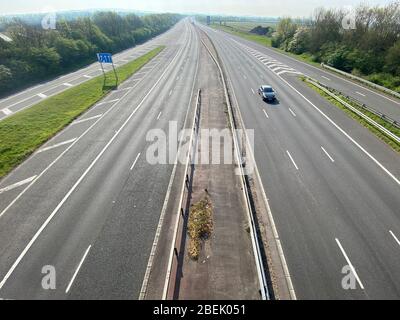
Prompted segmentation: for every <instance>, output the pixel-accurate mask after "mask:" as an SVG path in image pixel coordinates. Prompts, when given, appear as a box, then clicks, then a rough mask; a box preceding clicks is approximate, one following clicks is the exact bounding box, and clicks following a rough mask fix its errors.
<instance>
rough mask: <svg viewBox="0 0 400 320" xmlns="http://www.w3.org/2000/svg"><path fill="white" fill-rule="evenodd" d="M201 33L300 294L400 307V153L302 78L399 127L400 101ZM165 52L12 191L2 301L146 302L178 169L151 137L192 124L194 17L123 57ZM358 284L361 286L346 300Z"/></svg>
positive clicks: (69, 131) (0, 200)
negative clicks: (151, 156)
mask: <svg viewBox="0 0 400 320" xmlns="http://www.w3.org/2000/svg"><path fill="white" fill-rule="evenodd" d="M202 28H204V29H205V30H206V32H207V33H208V34H209V36H210V37H211V38H212V40H213V41H214V43H215V46H216V49H217V51H218V53H219V55H220V57H221V59H222V61H223V63H224V68H225V71H226V74H227V76H228V79H229V82H230V83H231V85H232V88H233V93H234V94H233V98H234V103H237V104H238V106H239V108H240V111H241V114H242V116H243V120H244V124H245V126H246V128H247V129H254V130H255V145H254V153H255V158H256V162H257V166H258V170H259V172H260V175H261V179H262V182H263V185H264V187H265V190H266V193H267V197H268V199H269V201H270V205H271V209H272V214H273V216H274V219H275V222H276V224H277V229H278V232H279V234H280V238H281V241H282V245H283V249H284V253H285V256H286V260H287V262H288V266H289V270H290V273H291V276H292V280H293V284H294V288H295V290H296V294H297V297H298V298H300V299H369V298H389V299H390V298H397V299H398V298H400V268H399V267H398V266H399V265H400V241H399V239H400V221H399V215H400V211H399V208H400V192H399V191H400V181H399V180H400V158H399V155H398V154H397V153H395V152H394V151H392V150H391V149H390V148H389V147H388V146H386V145H385V144H384V143H383V142H381V141H380V140H379V139H378V138H376V137H375V136H374V135H373V134H372V133H370V132H369V131H368V130H367V129H365V128H363V127H362V126H361V125H359V124H358V123H357V122H355V121H354V120H353V119H351V118H349V117H348V116H347V115H346V114H345V113H344V112H343V111H341V110H340V109H338V108H336V107H334V106H332V105H330V104H329V103H327V102H326V101H325V100H324V99H323V98H322V97H320V96H319V95H318V94H317V93H316V92H314V91H313V90H312V89H310V88H309V87H308V86H307V85H305V84H304V83H303V82H302V81H300V80H299V79H298V77H297V76H298V75H299V73H298V72H300V73H304V74H308V75H310V76H312V77H314V78H316V79H318V80H320V81H321V82H324V81H325V82H326V81H330V82H329V85H330V86H332V87H336V88H338V89H340V90H341V91H343V92H345V93H347V92H348V93H349V94H350V93H351V95H352V96H355V95H357V98H358V99H359V100H361V101H365V102H366V103H367V104H368V105H370V106H372V107H376V108H378V107H379V108H382V109H380V110H381V111H382V112H384V113H387V114H388V115H390V116H392V117H393V118H396V117H398V116H399V110H400V109H399V107H400V106H399V102H398V101H397V100H395V99H394V98H393V99H392V98H389V97H386V96H383V95H381V94H380V93H377V92H374V91H373V90H370V89H367V88H364V87H362V86H359V85H358V84H353V83H352V82H349V81H347V80H346V79H342V78H340V77H338V76H336V75H333V74H331V73H328V72H325V71H321V70H319V69H315V68H314V67H309V66H307V65H306V64H303V63H301V62H296V60H292V59H291V58H288V57H286V56H283V55H281V54H279V53H277V52H275V51H273V50H271V49H268V48H263V47H261V46H259V45H257V44H253V43H250V42H248V41H245V40H242V39H240V38H236V37H233V36H231V35H228V34H226V33H223V32H220V31H214V30H211V29H209V28H206V27H202ZM159 44H166V45H167V48H166V49H165V50H164V51H163V52H162V53H161V54H160V55H159V56H157V57H156V58H155V59H154V60H152V61H151V62H150V63H149V64H148V65H146V68H144V69H143V70H142V71H140V72H139V73H137V74H136V75H134V76H133V77H132V78H130V79H129V80H128V81H127V82H125V83H124V84H123V85H121V86H120V88H119V89H118V90H117V91H113V92H112V93H111V94H110V95H108V96H107V97H106V98H105V99H103V100H102V101H101V102H99V103H98V104H97V105H96V106H94V107H93V108H91V109H90V110H88V112H86V113H85V114H84V115H82V116H81V117H80V118H79V119H77V121H75V122H74V123H73V124H71V125H70V126H68V127H67V128H66V129H64V130H63V131H62V132H60V133H59V134H58V135H57V136H56V137H54V138H53V139H51V140H50V141H49V142H48V143H46V145H44V146H43V147H42V148H41V149H39V150H38V151H37V152H36V153H35V154H34V155H32V156H31V157H30V158H29V159H28V160H27V161H25V162H24V163H23V164H22V165H20V166H19V167H18V168H17V169H15V170H14V171H13V172H12V173H11V174H10V175H8V176H7V177H6V178H4V179H3V180H2V181H1V182H0V257H1V259H0V298H4V299H26V298H29V299H68V298H86V299H137V298H138V296H139V291H140V288H141V285H142V281H143V276H144V274H145V269H146V264H147V261H148V259H149V254H150V251H151V246H152V243H153V239H154V234H155V231H156V228H157V224H158V221H159V216H160V213H161V209H162V206H163V203H164V200H165V198H166V196H167V190H168V184H169V181H170V179H171V174H172V172H173V165H161V164H155V165H152V164H150V163H149V162H148V161H146V150H148V147H149V145H150V144H151V143H152V142H150V141H147V140H146V134H147V133H148V132H149V130H151V129H155V128H161V129H163V130H164V131H165V132H168V126H169V121H177V122H178V128H180V127H182V125H183V122H184V119H185V116H186V112H187V110H188V105H189V103H190V99H191V96H192V94H193V92H192V91H193V88H194V81H195V80H196V79H195V78H196V70H197V67H198V58H199V46H200V41H199V38H198V35H197V34H196V32H195V28H194V27H193V26H192V25H191V24H190V23H189V21H188V20H183V21H181V22H180V23H178V24H177V25H176V26H175V27H174V28H172V29H171V30H170V31H169V32H167V33H165V34H164V35H161V36H159V37H158V38H157V39H155V40H154V41H150V42H148V43H146V44H144V45H143V48H146V50H144V51H142V52H139V51H137V52H136V51H135V50H141V49H140V48H136V49H132V52H134V51H135V53H131V51H129V54H128V53H122V54H121V57H123V55H124V54H126V55H127V56H128V57H129V55H131V56H132V55H133V56H135V57H136V56H137V55H139V54H143V53H144V52H145V51H148V50H151V48H153V47H155V46H157V45H159ZM136 54H137V55H136ZM131 58H133V57H131ZM116 61H117V62H118V59H116ZM274 64H275V65H274ZM200 67H201V66H200ZM93 68H94V69H93V72H96V73H98V74H100V71H99V70H96V68H97V69H98V65H97V66H96V65H94V66H93ZM277 68H280V69H277ZM96 73H94V75H96ZM85 75H87V76H91V74H89V73H88V72H87V70H82V71H78V72H77V75H76V76H79V77H80V80H79V81H84V79H83V78H85V79H89V78H87V77H84V76H85ZM67 77H69V76H67ZM71 77H72V75H71ZM322 77H326V78H328V79H325V80H323V79H324V78H322ZM54 81H55V82H54V83H53V84H50V83H49V84H44V85H42V86H45V87H46V88H43V87H42V86H39V87H35V88H32V89H28V90H27V91H24V92H22V93H21V94H19V95H15V96H14V97H10V98H9V99H6V100H2V101H1V107H0V110H4V108H7V109H9V110H10V111H11V112H13V113H14V112H17V111H18V110H20V109H23V108H25V107H29V105H30V104H32V103H33V102H34V101H36V100H32V101H31V100H29V99H31V97H35V99H37V98H39V100H40V99H45V97H44V98H43V96H42V97H39V96H38V94H40V93H45V95H46V96H47V94H49V95H50V94H51V93H49V92H48V91H50V92H52V91H51V90H52V87H53V86H54V85H55V86H57V87H60V86H61V88H60V90H63V89H65V88H63V87H68V86H65V85H63V84H64V83H70V84H72V85H73V84H74V83H75V82H73V80H72V79H70V78H65V79H57V80H54ZM262 84H271V85H272V86H273V87H274V88H275V89H276V90H277V92H278V102H277V103H275V104H267V103H265V102H263V101H261V99H260V97H259V96H258V95H257V88H258V87H259V86H260V85H262ZM43 89H47V90H43ZM57 90H58V89H57ZM345 90H347V91H345ZM356 91H358V92H359V93H361V94H362V95H360V94H359V93H356ZM55 92H58V91H55ZM46 93H47V94H46ZM24 99H26V100H25V101H24ZM32 99H33V98H32ZM39 100H38V101H39ZM18 101H19V102H18ZM21 101H24V102H21ZM15 103H17V104H15ZM12 104H14V106H12ZM0 113H1V112H0ZM7 113H8V111H7ZM3 114H4V116H6V114H5V113H4V112H3ZM346 265H347V266H349V267H350V269H346ZM45 266H52V267H54V268H55V271H56V289H54V290H45V289H44V288H43V286H42V284H43V283H42V281H43V277H45V275H46V274H47V273H48V270H49V269H46V267H45ZM44 267H45V268H44ZM344 267H345V269H343V268H344ZM349 270H350V271H349ZM342 271H344V272H345V273H343V272H342ZM349 273H351V275H352V280H354V284H355V289H349V290H345V289H344V288H343V286H342V282H343V278H344V277H345V276H346V274H349ZM45 279H46V278H45ZM350 284H351V281H350Z"/></svg>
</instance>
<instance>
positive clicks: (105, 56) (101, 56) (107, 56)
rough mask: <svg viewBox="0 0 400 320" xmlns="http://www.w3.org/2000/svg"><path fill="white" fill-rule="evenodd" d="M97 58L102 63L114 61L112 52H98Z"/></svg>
mask: <svg viewBox="0 0 400 320" xmlns="http://www.w3.org/2000/svg"><path fill="white" fill-rule="evenodd" d="M97 59H98V60H99V62H100V63H113V61H112V56H111V53H98V54H97Z"/></svg>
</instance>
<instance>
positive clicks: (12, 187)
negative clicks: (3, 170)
mask: <svg viewBox="0 0 400 320" xmlns="http://www.w3.org/2000/svg"><path fill="white" fill-rule="evenodd" d="M36 177H37V176H33V177H30V178H28V179H25V180H22V181H19V182H16V183H14V184H12V185H10V186H7V187H5V188H3V189H0V194H2V193H3V192H6V191H10V190H12V189H15V188H18V187H20V186H23V185H24V184H27V183H29V182H31V181H32V180H33V179H35V178H36Z"/></svg>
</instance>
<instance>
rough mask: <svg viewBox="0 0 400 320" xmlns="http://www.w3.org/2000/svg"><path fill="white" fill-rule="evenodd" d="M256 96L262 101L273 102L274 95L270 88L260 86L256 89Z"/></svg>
mask: <svg viewBox="0 0 400 320" xmlns="http://www.w3.org/2000/svg"><path fill="white" fill-rule="evenodd" d="M258 94H259V95H260V96H261V97H262V99H263V100H264V101H275V100H276V93H275V91H274V89H272V87H271V86H261V87H260V88H259V89H258Z"/></svg>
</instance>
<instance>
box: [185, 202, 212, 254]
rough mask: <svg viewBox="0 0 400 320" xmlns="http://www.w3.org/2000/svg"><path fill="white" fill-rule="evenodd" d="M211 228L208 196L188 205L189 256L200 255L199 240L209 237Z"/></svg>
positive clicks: (210, 208)
mask: <svg viewBox="0 0 400 320" xmlns="http://www.w3.org/2000/svg"><path fill="white" fill-rule="evenodd" d="M212 229H213V221H212V204H211V200H210V198H209V196H206V197H205V198H204V199H203V200H200V201H199V202H197V203H195V204H193V205H192V206H191V207H190V212H189V222H188V234H189V239H190V241H189V249H188V254H189V257H190V258H191V259H193V260H197V259H198V258H199V255H200V249H201V242H202V241H203V240H206V239H208V238H209V237H210V235H211V232H212Z"/></svg>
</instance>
